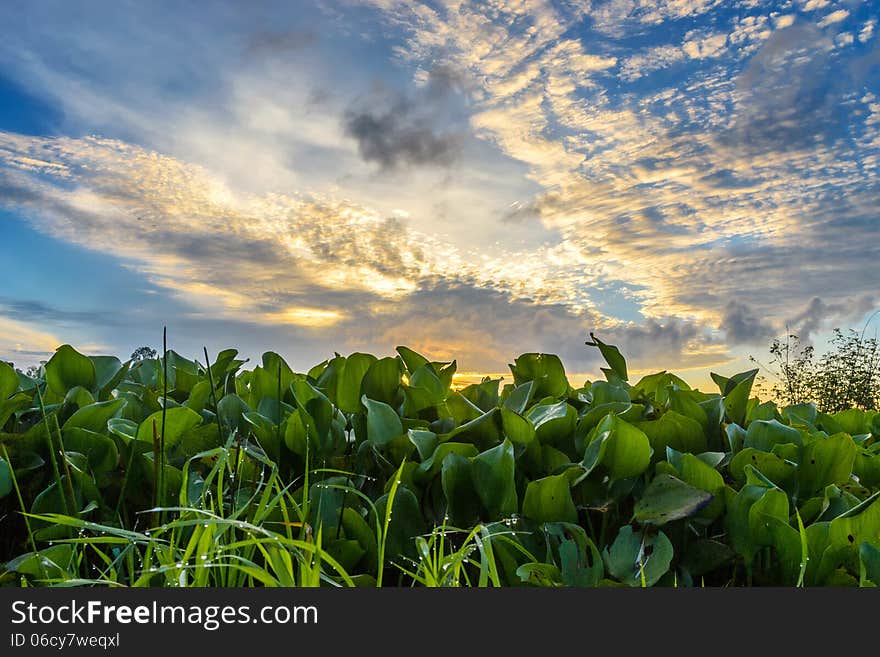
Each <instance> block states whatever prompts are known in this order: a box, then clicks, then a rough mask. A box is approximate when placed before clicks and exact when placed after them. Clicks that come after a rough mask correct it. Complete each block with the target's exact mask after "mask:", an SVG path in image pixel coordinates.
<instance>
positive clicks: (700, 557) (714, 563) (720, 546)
mask: <svg viewBox="0 0 880 657" xmlns="http://www.w3.org/2000/svg"><path fill="white" fill-rule="evenodd" d="M735 557H736V552H734V551H733V550H731V549H730V547H729V546H728V545H726V544H725V543H722V542H720V541H715V540H711V539H699V540H697V541H694V542H693V543H689V544H688V547H687V550H686V551H685V553H684V556H683V557H682V560H681V565H682V567H683V568H685V569H686V570H687V571H688V572H689V573H690V574H691V576H693V577H700V576H702V575H706V574H708V573H710V572H712V571H713V570H715V569H717V568H720V567H721V566H724V565H725V564H727V563H730V562H731V561H733V559H734V558H735Z"/></svg>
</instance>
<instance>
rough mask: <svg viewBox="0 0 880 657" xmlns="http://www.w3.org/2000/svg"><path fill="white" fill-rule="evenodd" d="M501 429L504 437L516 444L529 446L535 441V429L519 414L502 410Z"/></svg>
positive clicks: (505, 409)
mask: <svg viewBox="0 0 880 657" xmlns="http://www.w3.org/2000/svg"><path fill="white" fill-rule="evenodd" d="M501 427H502V429H503V430H504V435H505V436H506V437H507V438H509V439H510V440H511V441H513V442H515V443H519V444H521V445H527V444H529V443H530V442H532V441H533V440H534V439H535V427H534V426H533V425H532V423H531V422H529V421H528V420H527V419H525V418H524V417H523V416H522V415H520V414H519V413H517V412H515V411H512V410H508V409H507V408H502V409H501Z"/></svg>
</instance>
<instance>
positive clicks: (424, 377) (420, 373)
mask: <svg viewBox="0 0 880 657" xmlns="http://www.w3.org/2000/svg"><path fill="white" fill-rule="evenodd" d="M409 385H410V387H412V388H421V389H422V390H424V391H425V392H426V393H427V394H428V396H429V397H430V399H431V400H432V401H433V402H434V404H440V403H442V402H443V401H444V400H445V399H446V394H447V393H448V392H449V388H448V387H447V386H446V385H444V383H443V381H441V380H440V377H439V376H437V373H436V372H435V371H434V368H433V366H432V365H431V364H430V363H429V364H427V365H422V366H421V367H420V368H418V369H417V370H416V371H415V372H413V373H412V374H411V375H410V377H409Z"/></svg>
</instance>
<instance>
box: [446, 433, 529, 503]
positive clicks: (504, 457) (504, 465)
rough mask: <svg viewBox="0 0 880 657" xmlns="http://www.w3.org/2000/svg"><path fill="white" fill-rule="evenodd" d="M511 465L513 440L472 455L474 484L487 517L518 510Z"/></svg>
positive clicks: (512, 466) (512, 464) (512, 460)
mask: <svg viewBox="0 0 880 657" xmlns="http://www.w3.org/2000/svg"><path fill="white" fill-rule="evenodd" d="M447 444H448V443H447ZM514 467H515V466H514V458H513V443H511V442H510V441H509V440H505V441H504V442H503V443H501V444H500V445H498V446H497V447H493V448H492V449H489V450H486V451H485V452H481V453H480V454H478V455H477V456H475V457H474V458H473V465H472V467H471V476H472V477H473V478H474V488H475V489H476V491H477V495H479V497H480V501H481V502H482V503H483V508H484V509H485V510H486V513H487V514H488V515H487V519H489V520H500V519H502V518H505V517H507V516H510V515H512V514H514V513H516V512H517V511H518V510H519V504H518V500H517V497H516V483H515V481H514Z"/></svg>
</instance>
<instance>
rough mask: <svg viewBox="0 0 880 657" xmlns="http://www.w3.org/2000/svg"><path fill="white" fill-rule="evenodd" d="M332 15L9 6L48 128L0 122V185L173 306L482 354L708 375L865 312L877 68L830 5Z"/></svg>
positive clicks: (862, 25)
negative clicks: (39, 14)
mask: <svg viewBox="0 0 880 657" xmlns="http://www.w3.org/2000/svg"><path fill="white" fill-rule="evenodd" d="M346 9H351V11H342V10H340V9H338V8H334V7H332V6H325V5H320V7H317V8H314V11H312V12H311V13H313V14H314V16H313V15H311V13H310V15H309V16H308V17H307V18H308V20H305V19H303V18H300V17H297V16H295V15H292V14H287V13H285V12H282V13H281V15H280V16H270V15H261V14H260V12H258V11H256V12H255V15H254V16H251V15H248V16H246V17H243V18H242V19H241V21H242V22H241V25H240V28H239V31H238V32H235V33H234V34H232V33H229V32H227V31H226V30H224V29H221V24H225V23H223V21H222V20H220V19H222V18H223V17H222V16H221V17H220V19H218V22H217V23H216V25H215V24H214V21H213V19H210V18H209V19H206V20H205V23H204V25H202V24H201V23H198V21H196V22H195V23H196V24H198V25H199V27H198V28H197V29H196V28H194V29H192V34H188V35H186V36H187V38H183V37H184V32H186V31H187V28H186V25H191V24H193V20H192V19H193V17H192V16H191V15H190V14H188V13H187V10H186V9H185V8H184V9H178V10H177V11H178V12H180V13H178V14H177V15H178V16H180V17H181V20H180V21H179V22H180V24H179V25H178V24H177V23H175V24H174V25H171V26H169V30H168V32H167V35H166V36H159V35H162V34H165V33H164V32H162V30H158V29H151V28H155V27H156V24H155V19H153V18H151V16H148V15H146V13H143V12H140V11H138V10H133V14H132V16H131V17H123V18H118V19H115V21H116V22H112V24H111V25H110V26H111V27H113V28H114V29H112V30H110V29H104V30H102V31H101V35H102V36H101V38H99V39H98V38H96V39H95V40H94V41H93V42H92V43H91V44H89V43H87V40H85V39H82V38H79V39H78V38H76V31H71V32H69V33H68V32H64V31H58V30H55V31H53V30H49V29H48V27H47V28H46V29H45V30H44V29H43V28H41V27H39V25H36V24H33V22H32V21H28V20H26V18H27V15H26V12H24V10H21V11H18V10H17V11H16V12H13V13H12V15H11V22H12V23H13V24H14V25H15V26H16V29H15V30H9V32H10V34H9V39H7V40H5V41H4V42H3V43H2V44H0V61H2V62H3V63H5V64H8V66H9V69H10V70H12V71H14V72H15V74H16V75H18V76H19V77H21V78H24V79H27V80H29V81H30V82H31V86H32V87H37V88H39V89H44V90H49V91H45V92H43V93H47V94H48V95H49V96H50V97H51V98H52V99H53V100H54V101H55V102H56V103H57V104H58V105H59V106H61V107H62V108H63V109H64V110H65V112H66V113H67V114H66V115H65V116H66V117H67V119H66V120H67V121H68V124H67V128H68V134H69V135H71V136H68V137H58V138H47V137H36V136H27V135H20V134H15V133H11V132H0V190H2V193H3V202H4V204H5V205H6V206H7V207H12V208H15V209H16V211H17V212H18V213H20V214H22V216H27V217H28V218H29V220H30V221H31V222H33V224H34V225H35V226H37V227H39V228H40V230H42V231H44V232H46V233H47V234H50V235H52V236H54V237H56V238H59V239H63V240H65V241H69V242H74V243H76V244H79V245H82V246H84V247H87V248H90V249H94V250H103V251H113V252H114V253H116V254H117V255H118V256H119V258H120V259H121V260H122V261H123V262H124V263H126V266H128V267H131V268H132V269H133V270H135V271H136V272H138V273H139V274H140V275H142V276H143V277H145V278H146V279H147V280H149V281H151V282H152V283H153V284H154V285H156V286H158V288H160V289H161V290H163V291H164V293H166V294H168V295H170V296H171V297H173V298H176V299H178V300H179V301H180V302H181V303H182V304H185V305H186V306H187V307H188V308H189V311H190V314H191V319H192V320H193V321H210V320H212V319H218V318H220V319H223V320H224V321H226V322H228V323H232V322H236V321H242V318H243V317H246V318H247V320H246V321H247V322H251V323H252V324H254V325H259V326H262V327H278V326H280V327H285V328H284V330H289V331H290V332H291V333H290V334H291V335H294V334H295V335H297V336H302V337H303V339H304V340H306V341H308V340H314V341H315V342H314V343H312V342H309V344H319V343H320V341H321V340H324V341H331V340H332V341H336V342H338V343H340V344H344V345H349V346H352V347H361V346H363V345H368V346H369V345H372V346H374V347H375V346H377V345H379V346H382V348H386V347H388V346H389V345H391V346H393V344H394V343H396V342H400V341H404V340H407V339H408V338H407V336H415V337H413V338H409V339H408V340H409V341H410V342H413V341H414V342H415V343H416V344H415V346H416V347H421V348H424V349H426V350H431V351H433V352H436V353H438V354H440V353H442V354H449V355H451V354H452V353H453V351H460V352H462V353H465V354H467V355H468V357H469V358H471V359H472V360H473V362H474V363H479V365H478V366H479V367H485V368H490V369H494V370H496V371H497V369H498V368H499V366H503V361H504V360H505V359H507V358H509V357H510V353H511V352H512V351H515V350H524V349H538V348H541V349H546V350H549V351H561V352H563V353H564V354H565V356H566V357H567V358H568V359H570V360H571V362H574V363H579V364H580V365H581V366H586V365H587V364H589V363H592V362H594V360H591V359H594V357H595V355H592V356H591V355H589V350H585V349H583V348H582V343H583V339H582V338H583V336H584V335H585V334H586V331H587V330H591V329H592V330H600V331H602V332H603V335H607V336H608V337H609V339H614V340H617V341H618V342H619V343H620V344H621V346H622V347H624V348H625V349H627V351H628V353H629V354H631V355H632V357H633V358H634V359H636V360H638V359H643V361H644V362H649V361H652V359H653V362H657V361H661V360H662V361H663V362H664V363H668V364H669V366H670V367H676V366H677V365H682V364H683V365H685V366H693V367H697V366H708V365H709V364H719V363H727V362H729V361H730V359H731V358H733V356H732V355H731V354H732V353H733V352H734V351H736V349H738V348H740V347H739V345H757V344H760V343H761V342H762V341H765V340H767V339H768V338H769V337H770V336H771V335H774V334H777V333H779V332H781V331H782V330H784V327H785V325H786V324H791V325H794V326H796V327H797V328H798V329H799V330H802V331H804V332H805V335H804V337H807V338H808V337H809V336H810V335H813V334H816V333H817V332H819V331H821V330H824V329H827V328H828V326H829V323H830V322H838V321H841V322H842V321H853V320H857V319H858V317H857V315H858V313H860V312H861V313H864V312H866V311H867V310H869V306H870V303H871V300H872V298H873V296H872V295H873V294H874V290H875V289H876V287H877V283H878V282H880V281H878V277H877V275H876V273H875V271H876V267H875V266H873V265H872V263H873V262H875V261H876V260H877V258H878V257H880V253H878V248H880V247H878V246H877V245H878V244H880V240H878V238H880V234H878V232H880V228H878V225H877V223H876V221H875V219H876V216H875V214H876V208H877V207H880V184H878V180H880V178H878V175H877V174H878V164H880V159H878V156H880V101H878V99H877V97H876V94H875V93H874V92H872V91H871V90H872V89H876V88H877V83H878V81H880V80H878V77H877V76H878V74H877V71H878V70H880V67H878V66H877V65H876V64H877V63H878V50H877V48H876V45H875V44H874V36H873V31H874V25H875V21H874V19H873V18H871V17H870V16H868V15H867V14H866V13H865V11H862V10H861V9H859V8H857V7H856V6H855V5H850V4H847V5H846V8H844V7H843V6H841V5H840V4H839V3H838V4H832V3H830V2H826V1H824V0H809V2H801V3H795V4H793V5H791V6H786V7H785V9H784V13H783V12H782V10H778V9H776V8H772V7H767V6H764V5H762V4H761V3H740V4H738V5H737V8H736V11H732V10H731V9H730V7H729V6H728V5H727V4H726V3H721V2H718V1H716V0H674V1H671V2H662V3H654V2H647V1H642V0H610V1H608V2H598V1H597V2H594V3H569V2H549V1H547V2H545V1H541V0H534V1H525V2H515V3H514V2H501V1H500V0H497V1H493V2H470V1H467V0H465V1H462V2H450V3H436V4H430V5H428V4H416V3H410V2H403V1H396V0H382V1H381V2H380V1H373V2H352V3H348V4H347V5H346ZM227 10H228V11H233V10H232V9H231V8H228V9H227ZM310 11H311V10H310ZM221 13H223V12H221ZM227 18H228V16H227ZM69 20H74V19H73V18H70V19H69ZM101 20H103V21H110V19H109V18H102V19H101ZM102 25H103V26H104V27H105V28H106V27H108V25H106V24H104V23H102ZM212 27H213V28H216V29H212ZM22 35H24V36H22ZM846 35H849V37H847V36H846ZM855 35H857V36H855ZM44 43H48V44H50V45H51V47H49V46H43V45H41V44H44ZM137 43H140V44H141V45H133V44H137ZM143 44H149V46H150V47H149V48H147V49H145V46H143ZM181 44H184V45H185V46H186V47H184V45H181ZM191 46H192V47H191ZM147 50H149V51H150V52H154V53H157V54H156V56H155V61H147V59H148V58H147V56H146V55H145V53H146V52H147ZM190 51H192V52H193V55H192V57H191V58H189V59H187V57H189V54H188V53H189V52H190ZM60 53H74V54H75V55H76V57H74V58H73V59H72V60H71V61H73V60H75V61H80V62H86V63H91V64H93V66H89V65H83V66H82V70H78V69H77V68H76V67H72V66H71V65H70V64H69V63H67V60H66V59H64V58H63V57H61V54H60ZM110 54H112V55H113V57H109V55H110ZM181 61H186V62H188V63H187V64H186V66H183V67H182V68H181V66H180V62H181ZM178 69H180V70H178ZM139 70H143V71H147V72H145V73H142V74H140V75H138V76H134V77H136V78H137V79H136V80H132V82H131V84H127V83H126V80H125V78H126V76H128V75H129V72H130V71H139ZM203 71H208V72H207V73H204V72H203ZM90 133H104V134H106V135H109V136H106V137H97V136H88V137H87V136H83V135H85V134H90ZM32 310H33V311H34V312H36V310H34V309H32ZM72 312H73V311H72ZM77 312H78V311H77ZM82 312H85V311H84V310H82ZM427 317H430V318H432V319H431V321H426V318H427ZM68 319H70V320H71V321H73V318H72V317H71V318H68ZM228 325H231V324H228ZM603 339H605V338H604V337H603ZM383 345H384V346H383ZM340 348H341V347H340ZM658 354H659V355H658ZM473 367H477V365H476V364H474V365H473Z"/></svg>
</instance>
